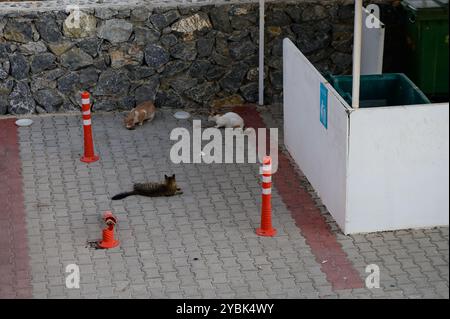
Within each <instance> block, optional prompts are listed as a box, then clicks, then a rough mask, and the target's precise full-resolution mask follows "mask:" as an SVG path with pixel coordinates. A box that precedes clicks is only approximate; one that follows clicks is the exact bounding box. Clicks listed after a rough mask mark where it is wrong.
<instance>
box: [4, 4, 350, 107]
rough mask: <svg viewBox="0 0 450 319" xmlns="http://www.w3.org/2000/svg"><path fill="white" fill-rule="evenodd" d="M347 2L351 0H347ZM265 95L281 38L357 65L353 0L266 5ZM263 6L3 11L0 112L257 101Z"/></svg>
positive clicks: (336, 69)
mask: <svg viewBox="0 0 450 319" xmlns="http://www.w3.org/2000/svg"><path fill="white" fill-rule="evenodd" d="M347 2H348V1H347ZM266 11H267V16H266V26H267V32H266V70H265V73H266V80H265V86H266V102H267V103H274V102H281V101H282V39H283V38H284V37H289V38H291V39H292V40H293V41H294V42H295V43H296V44H297V45H298V47H299V48H300V49H301V50H302V51H303V52H304V53H305V54H306V55H307V56H308V57H309V58H310V60H311V61H312V62H313V63H314V64H315V65H316V66H317V68H318V69H319V70H321V71H322V72H325V73H326V72H330V73H333V74H342V73H348V72H350V71H351V47H352V45H351V44H352V32H353V4H352V3H351V2H350V4H346V2H345V1H344V2H343V1H340V0H335V1H294V2H292V1H290V2H289V3H286V2H282V1H277V2H272V3H269V4H267V9H266ZM258 13H259V11H258V5H257V4H256V3H244V4H242V3H239V4H225V5H223V4H222V5H203V6H196V7H193V6H189V7H186V6H175V7H164V8H153V7H150V6H146V5H143V6H139V7H133V8H108V7H97V8H86V9H83V11H82V12H81V15H80V26H79V27H74V26H73V23H72V16H69V14H68V13H66V12H65V11H64V10H60V11H46V12H37V11H36V12H33V11H30V12H16V13H14V12H8V13H5V12H4V13H2V12H1V11H0V114H6V113H11V114H25V113H34V112H37V113H45V112H64V111H70V110H75V109H79V106H78V105H79V94H80V91H82V90H88V91H89V92H91V94H92V100H93V110H116V109H130V108H132V107H134V106H135V105H136V103H139V102H142V101H144V100H147V99H150V100H154V101H155V103H156V105H157V106H158V107H161V106H164V107H174V108H185V107H188V108H197V107H210V106H212V105H215V106H220V105H223V104H228V103H233V104H239V103H243V102H256V101H257V96H258V84H257V82H258V68H257V66H258V31H259V29H258V19H259V15H258Z"/></svg>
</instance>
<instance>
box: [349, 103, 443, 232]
mask: <svg viewBox="0 0 450 319" xmlns="http://www.w3.org/2000/svg"><path fill="white" fill-rule="evenodd" d="M448 116H449V108H448V104H428V105H417V106H412V105H408V106H403V107H402V106H394V107H392V106H391V107H379V108H362V109H359V110H358V111H356V112H352V113H351V115H350V132H351V134H350V142H349V144H350V154H349V165H348V182H347V191H348V197H347V213H346V215H347V224H346V227H345V231H346V232H347V233H353V232H372V231H378V230H392V229H404V228H416V227H429V226H439V225H448V223H449V196H448V192H449V120H448Z"/></svg>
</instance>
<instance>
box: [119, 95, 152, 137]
mask: <svg viewBox="0 0 450 319" xmlns="http://www.w3.org/2000/svg"><path fill="white" fill-rule="evenodd" d="M155 114H156V108H155V105H154V104H153V103H152V102H150V101H146V102H143V103H141V104H139V105H138V106H136V107H135V108H134V109H132V110H131V111H130V113H129V114H128V116H127V117H126V118H125V120H124V123H125V127H126V128H127V129H129V130H133V129H134V127H135V126H136V124H139V125H142V124H144V121H147V120H149V121H152V120H153V119H154V118H155Z"/></svg>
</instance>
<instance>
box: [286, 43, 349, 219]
mask: <svg viewBox="0 0 450 319" xmlns="http://www.w3.org/2000/svg"><path fill="white" fill-rule="evenodd" d="M283 50H284V71H283V74H284V75H283V77H284V93H283V95H284V134H285V135H284V141H285V144H286V147H287V149H288V151H289V153H290V154H291V156H292V157H293V158H294V160H295V161H296V162H297V163H300V164H301V165H300V169H301V170H302V171H303V173H305V175H306V176H307V177H308V179H309V181H310V183H311V184H312V186H313V187H314V189H315V190H316V191H317V192H318V193H319V196H320V197H321V198H322V201H323V202H324V203H326V205H327V207H328V209H329V210H330V211H332V212H333V217H334V218H335V219H336V220H337V222H338V224H339V225H344V223H345V220H344V217H345V199H346V165H347V151H348V147H347V141H348V127H347V124H348V114H347V109H346V107H345V106H344V104H343V103H342V102H341V101H340V97H339V95H338V94H337V93H335V94H328V129H326V128H325V127H324V126H323V125H322V123H321V122H320V83H325V84H326V87H327V88H328V91H329V93H330V92H335V90H334V88H332V87H331V86H330V85H329V84H328V83H327V81H326V80H325V78H324V77H322V75H321V74H320V73H319V72H318V71H317V70H316V69H315V68H314V66H313V65H312V64H311V63H310V62H309V61H308V59H307V58H306V57H305V56H304V55H303V54H302V53H301V52H300V51H299V50H298V49H297V47H296V46H295V45H294V44H293V43H292V42H291V41H290V40H289V39H285V40H284V43H283ZM336 96H338V97H339V98H338V97H336Z"/></svg>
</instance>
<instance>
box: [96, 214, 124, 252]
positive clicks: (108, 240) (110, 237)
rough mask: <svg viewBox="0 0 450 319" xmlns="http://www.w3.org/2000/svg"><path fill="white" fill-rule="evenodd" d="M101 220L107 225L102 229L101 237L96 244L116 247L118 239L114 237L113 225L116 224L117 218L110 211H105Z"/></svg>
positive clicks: (104, 246) (107, 247) (103, 246)
mask: <svg viewBox="0 0 450 319" xmlns="http://www.w3.org/2000/svg"><path fill="white" fill-rule="evenodd" d="M103 220H104V221H105V223H106V226H107V227H106V228H105V229H103V239H102V240H101V241H100V242H99V243H98V246H99V247H100V248H104V249H109V248H114V247H117V246H118V245H119V241H118V240H115V239H114V226H115V225H116V224H117V218H116V217H115V216H114V215H113V214H112V213H111V212H105V214H104V215H103Z"/></svg>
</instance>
